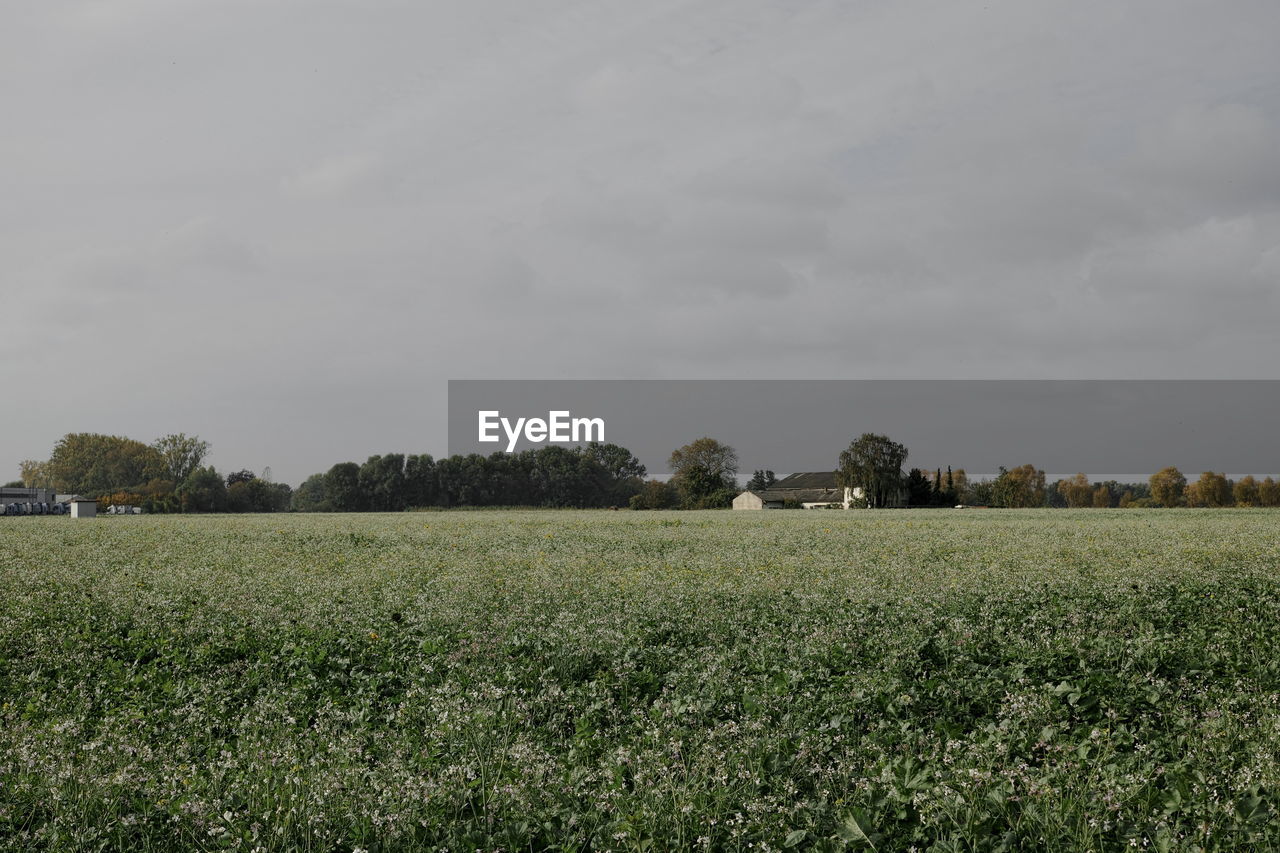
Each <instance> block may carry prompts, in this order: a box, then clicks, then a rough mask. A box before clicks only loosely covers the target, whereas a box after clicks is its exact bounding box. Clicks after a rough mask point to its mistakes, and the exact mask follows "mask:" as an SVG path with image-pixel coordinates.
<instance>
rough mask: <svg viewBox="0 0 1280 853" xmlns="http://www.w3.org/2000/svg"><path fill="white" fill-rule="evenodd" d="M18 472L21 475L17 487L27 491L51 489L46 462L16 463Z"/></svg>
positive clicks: (51, 483) (50, 478)
mask: <svg viewBox="0 0 1280 853" xmlns="http://www.w3.org/2000/svg"><path fill="white" fill-rule="evenodd" d="M18 472H19V473H20V474H21V475H22V480H21V482H19V483H18V485H19V486H21V487H24V488H28V489H49V488H52V487H53V482H52V479H53V478H52V477H51V476H50V472H49V463H48V462H37V461H36V460H34V459H25V460H23V461H22V462H20V463H18Z"/></svg>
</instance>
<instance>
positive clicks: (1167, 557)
mask: <svg viewBox="0 0 1280 853" xmlns="http://www.w3.org/2000/svg"><path fill="white" fill-rule="evenodd" d="M1278 757H1280V513H1277V512H1275V511H1267V510H1170V511H1162V510H1114V511H1112V510H1080V511H1068V510H1025V511H1018V510H1009V511H978V510H974V511H967V512H955V511H946V510H935V511H928V510H922V511H881V512H834V511H830V512H823V511H811V512H764V513H732V512H704V513H694V512H688V513H639V512H607V511H584V512H574V511H565V512H458V513H422V514H413V513H410V514H398V515H310V516H308V515H291V516H252V517H251V516H238V517H237V516H231V517H195V516H185V517H183V516H169V517H165V516H143V517H121V518H114V517H110V518H99V519H96V520H93V521H73V520H70V519H65V518H21V519H11V520H8V521H6V522H5V523H3V524H0V849H5V850H102V849H108V850H220V849H237V850H246V851H248V850H257V851H277V850H281V851H283V850H309V851H312V850H314V851H351V850H353V849H355V850H367V851H391V850H396V851H399V850H445V849H448V850H473V849H484V850H507V851H518V850H588V849H590V850H606V849H611V850H655V851H656V850H666V849H677V848H698V849H712V850H739V849H759V850H767V849H773V850H778V849H788V848H790V849H819V850H837V849H850V850H858V849H875V850H879V851H888V850H907V849H916V850H921V851H924V850H935V851H961V850H966V851H967V850H1089V849H1094V850H1114V849H1124V848H1129V847H1138V848H1150V849H1155V850H1197V849H1207V850H1212V849H1218V850H1237V849H1274V848H1276V847H1280V814H1278V812H1277V808H1278V807H1280V761H1278V760H1277V758H1278Z"/></svg>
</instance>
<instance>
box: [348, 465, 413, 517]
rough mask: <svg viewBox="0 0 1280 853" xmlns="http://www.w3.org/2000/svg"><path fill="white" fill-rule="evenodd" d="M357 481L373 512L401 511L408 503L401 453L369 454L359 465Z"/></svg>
mask: <svg viewBox="0 0 1280 853" xmlns="http://www.w3.org/2000/svg"><path fill="white" fill-rule="evenodd" d="M357 482H358V483H359V486H360V491H361V492H363V493H364V496H365V500H366V501H367V503H368V505H369V509H371V510H373V511H374V512H401V511H403V510H404V509H405V507H407V506H408V505H409V501H408V497H407V494H406V492H407V489H406V488H405V479H404V454H403V453H388V454H387V455H386V456H370V457H369V459H368V460H367V461H366V462H365V463H364V464H363V465H361V466H360V474H359V477H358V479H357Z"/></svg>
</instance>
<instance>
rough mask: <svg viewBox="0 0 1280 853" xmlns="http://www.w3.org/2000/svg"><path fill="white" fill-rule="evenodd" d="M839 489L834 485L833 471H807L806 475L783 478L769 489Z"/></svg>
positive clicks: (834, 473) (834, 475)
mask: <svg viewBox="0 0 1280 853" xmlns="http://www.w3.org/2000/svg"><path fill="white" fill-rule="evenodd" d="M835 488H839V486H838V485H837V483H836V472H835V471H809V472H807V473H804V472H802V473H799V474H791V475H790V476H787V477H783V478H782V479H781V480H778V481H777V482H775V483H774V484H773V485H772V486H770V487H769V490H770V491H772V490H774V489H835Z"/></svg>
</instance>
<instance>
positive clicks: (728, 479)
mask: <svg viewBox="0 0 1280 853" xmlns="http://www.w3.org/2000/svg"><path fill="white" fill-rule="evenodd" d="M667 464H668V466H669V467H670V468H671V482H672V484H673V485H674V486H675V487H676V489H677V490H678V491H679V493H680V500H681V504H682V505H683V506H685V507H688V508H697V507H707V508H710V507H712V506H719V505H727V503H728V502H731V501H732V500H733V496H732V491H733V487H734V477H735V476H736V475H737V473H738V453H737V451H735V450H734V449H733V448H732V447H730V446H729V445H727V444H722V443H721V442H719V441H716V440H715V439H714V438H705V437H704V438H700V439H698V440H697V441H693V442H690V443H689V444H686V445H685V446H684V447H680V448H677V449H676V450H674V451H672V453H671V458H670V459H668V460H667ZM726 493H729V494H728V498H727V500H726V498H725V495H726Z"/></svg>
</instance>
